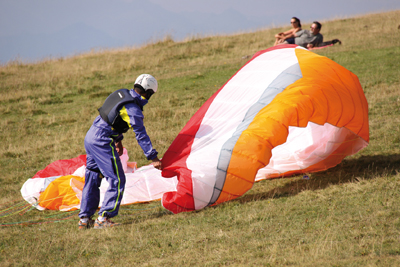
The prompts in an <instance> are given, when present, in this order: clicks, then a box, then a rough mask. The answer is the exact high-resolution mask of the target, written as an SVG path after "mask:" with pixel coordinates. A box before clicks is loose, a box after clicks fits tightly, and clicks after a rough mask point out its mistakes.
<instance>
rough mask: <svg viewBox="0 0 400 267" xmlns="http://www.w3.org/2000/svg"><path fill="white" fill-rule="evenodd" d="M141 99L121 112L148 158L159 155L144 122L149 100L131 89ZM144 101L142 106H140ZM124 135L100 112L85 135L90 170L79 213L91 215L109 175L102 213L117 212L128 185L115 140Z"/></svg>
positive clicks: (106, 215) (115, 213) (82, 215)
mask: <svg viewBox="0 0 400 267" xmlns="http://www.w3.org/2000/svg"><path fill="white" fill-rule="evenodd" d="M129 93H130V94H131V96H133V97H134V98H135V99H136V100H137V101H136V103H128V104H125V105H124V106H122V107H121V109H120V111H119V114H120V116H121V118H122V119H123V120H124V121H125V122H127V123H128V125H129V128H132V129H133V131H134V132H135V134H136V140H137V141H138V143H139V145H140V147H141V148H142V150H143V152H144V154H145V156H146V157H147V159H148V160H151V159H154V158H156V157H157V154H158V153H157V151H156V150H155V149H154V148H153V146H152V144H151V141H150V138H149V136H148V135H147V133H146V129H145V127H144V125H143V118H144V116H143V113H142V108H143V106H144V105H146V104H147V100H146V99H143V98H142V97H141V96H140V95H139V94H138V93H136V92H135V91H134V90H133V89H131V90H129ZM140 105H141V106H140ZM122 139H123V135H122V134H120V133H118V132H117V131H115V130H114V129H113V128H112V127H111V126H110V125H108V124H107V123H106V122H105V121H104V120H103V119H102V118H101V117H100V116H97V117H96V119H95V120H94V122H93V125H92V126H91V127H90V129H89V131H88V132H87V134H86V137H85V149H86V157H87V159H86V173H85V186H84V188H83V191H82V201H81V211H80V213H79V217H80V218H82V217H91V216H92V215H93V214H94V213H95V212H96V209H97V208H98V206H99V202H100V189H99V187H100V184H101V179H102V176H104V178H106V179H107V182H108V183H109V187H108V189H107V191H106V193H105V196H104V201H103V203H102V205H101V208H100V211H99V215H100V216H104V217H108V218H112V217H115V216H117V214H118V210H119V206H120V204H121V200H122V196H123V193H124V188H125V174H124V171H123V168H122V164H121V161H120V158H119V155H118V153H117V150H116V148H115V142H119V141H121V140H122Z"/></svg>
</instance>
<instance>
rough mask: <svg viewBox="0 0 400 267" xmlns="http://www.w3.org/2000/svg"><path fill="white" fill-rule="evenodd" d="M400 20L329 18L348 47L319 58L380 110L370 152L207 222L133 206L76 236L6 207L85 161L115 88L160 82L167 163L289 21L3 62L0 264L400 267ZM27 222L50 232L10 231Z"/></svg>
mask: <svg viewBox="0 0 400 267" xmlns="http://www.w3.org/2000/svg"><path fill="white" fill-rule="evenodd" d="M399 18H400V11H394V12H389V13H382V14H372V15H367V16H363V17H357V18H349V19H341V20H335V21H323V22H322V24H323V27H322V34H323V35H324V38H325V39H326V40H329V39H334V38H338V39H340V40H341V41H342V42H343V44H342V45H338V44H337V45H335V46H333V47H329V48H325V49H320V50H314V51H315V53H317V54H320V55H323V56H327V57H329V58H331V59H333V60H334V61H336V62H337V63H339V64H341V65H342V66H344V67H346V68H347V69H349V70H351V71H352V72H353V73H355V74H356V75H357V76H358V77H359V79H360V82H361V85H362V87H363V89H364V91H365V95H366V97H367V100H368V103H369V116H370V117H369V119H370V144H369V146H368V147H367V148H366V149H364V150H362V151H361V152H360V153H358V154H356V155H354V156H351V157H348V158H346V159H345V160H344V161H343V162H342V163H341V164H340V165H339V166H337V167H335V168H333V169H330V170H328V171H325V172H320V173H315V174H312V175H310V178H311V179H310V180H303V179H302V177H292V178H288V179H278V180H272V181H262V182H259V183H256V184H255V186H254V187H253V189H252V190H250V191H249V192H248V193H247V194H246V195H244V196H243V197H241V198H239V199H237V200H235V201H231V202H228V203H224V204H221V205H219V206H216V207H212V208H207V209H204V210H202V211H199V212H191V213H183V214H178V215H171V214H170V213H168V212H166V211H165V210H163V209H162V208H161V207H160V203H159V202H155V203H150V204H140V205H131V206H125V207H122V208H121V213H120V216H118V217H117V218H116V220H115V221H117V222H122V223H123V226H122V227H120V228H116V229H110V230H104V231H85V232H83V233H82V232H78V230H77V221H78V217H77V215H76V214H77V213H76V212H72V213H62V212H54V211H44V212H39V211H36V210H30V211H29V212H26V211H24V212H20V213H16V214H12V213H7V210H6V209H7V208H9V207H11V206H13V205H15V204H18V203H21V201H22V198H21V196H20V193H19V190H20V188H21V186H22V184H23V183H24V182H25V181H26V180H27V179H28V178H30V177H32V176H33V175H34V174H35V173H36V172H37V171H38V170H40V169H43V168H44V167H45V166H46V165H48V164H49V163H51V162H53V161H55V160H58V159H66V158H72V157H76V156H77V155H80V154H84V153H85V150H84V147H83V139H84V136H85V134H86V132H87V130H88V129H89V127H90V125H91V123H92V121H93V119H94V118H95V117H96V115H97V108H98V107H99V106H100V105H101V104H102V102H103V101H104V99H105V97H106V96H108V94H109V93H111V92H112V91H113V90H115V89H119V88H124V87H125V88H131V87H132V85H133V82H134V80H135V78H136V77H137V76H138V75H139V74H141V73H150V74H152V75H154V76H155V77H156V78H157V79H158V81H159V86H160V90H159V92H158V93H157V94H156V95H154V96H153V97H152V99H151V101H150V102H149V104H148V105H147V106H146V110H145V125H146V127H147V130H148V133H149V135H150V137H151V139H152V142H153V145H154V146H155V148H156V149H157V150H158V151H159V152H160V155H161V156H162V155H163V154H164V152H165V151H166V150H167V148H168V146H169V145H170V144H171V142H172V141H173V139H174V138H175V136H176V135H177V134H178V132H179V131H180V130H181V129H182V127H183V126H184V125H185V124H186V122H187V121H188V120H189V118H190V117H191V116H192V115H193V114H194V113H195V112H196V110H197V109H198V108H199V107H200V106H201V105H202V104H203V103H204V102H205V100H206V99H208V98H209V97H210V96H211V95H212V94H213V93H214V92H215V91H216V90H217V89H219V88H220V87H221V86H222V85H223V84H224V83H225V82H226V81H227V80H228V79H229V78H230V77H231V76H232V75H233V74H234V73H235V72H236V71H237V70H238V69H239V68H240V67H241V66H242V65H244V64H245V63H246V60H245V59H243V57H244V56H247V55H252V54H254V53H255V52H257V51H259V50H262V49H266V48H268V47H270V46H271V45H273V43H274V38H273V36H274V34H275V33H277V32H280V31H282V30H285V29H287V28H288V27H289V25H288V27H285V28H282V29H265V30H261V31H257V32H251V33H241V34H237V35H230V36H212V37H204V38H188V40H186V41H184V42H174V41H173V40H172V39H171V38H169V37H166V38H165V39H164V40H162V41H159V42H156V43H152V44H148V45H145V46H143V47H139V48H126V49H120V50H112V51H103V52H96V53H89V54H83V55H78V56H75V57H71V58H60V59H55V60H47V61H43V62H38V63H36V64H24V63H21V62H11V63H9V64H7V65H6V66H1V67H0V92H1V98H0V114H1V119H0V123H1V125H0V126H1V127H0V139H1V140H2V146H1V148H0V168H1V174H2V175H1V176H0V185H1V189H0V224H6V226H4V225H2V226H0V236H1V238H0V266H31V265H32V266H37V265H41V266H55V265H61V266H65V265H73V266H84V265H95V264H101V265H107V266H109V265H115V266H135V265H141V266H158V265H175V266H182V265H189V264H190V265H206V266H215V265H234V266H238V265H266V266H282V265H293V266H395V265H399V264H398V262H400V219H399V218H400V207H399V199H400V192H399V188H400V174H399V172H400V93H399V92H400V90H399V86H400V63H399V62H400V30H399V29H398V25H399V24H400V20H399ZM303 27H304V28H308V27H309V24H304V25H303ZM124 146H125V147H127V149H128V151H129V155H130V160H134V161H137V162H138V163H139V165H145V164H148V161H147V160H146V159H145V158H144V156H143V154H142V151H141V149H140V148H139V146H138V145H137V142H136V140H135V139H134V135H133V134H127V135H126V137H125V142H124ZM68 216H72V217H70V218H66V217H68ZM53 220H56V221H57V223H54V222H52V221H53ZM23 221H33V222H45V223H42V224H25V225H20V224H15V225H13V224H10V223H18V222H23Z"/></svg>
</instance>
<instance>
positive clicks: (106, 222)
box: [94, 218, 121, 229]
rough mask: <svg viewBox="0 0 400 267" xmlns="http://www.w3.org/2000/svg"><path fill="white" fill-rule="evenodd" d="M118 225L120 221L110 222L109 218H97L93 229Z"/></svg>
mask: <svg viewBox="0 0 400 267" xmlns="http://www.w3.org/2000/svg"><path fill="white" fill-rule="evenodd" d="M120 225H121V224H120V223H115V222H112V221H111V220H110V219H109V218H106V219H105V220H104V221H100V220H99V219H97V220H96V221H95V223H94V229H103V228H109V227H115V226H120Z"/></svg>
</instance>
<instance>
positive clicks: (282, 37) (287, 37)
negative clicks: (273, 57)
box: [274, 17, 301, 45]
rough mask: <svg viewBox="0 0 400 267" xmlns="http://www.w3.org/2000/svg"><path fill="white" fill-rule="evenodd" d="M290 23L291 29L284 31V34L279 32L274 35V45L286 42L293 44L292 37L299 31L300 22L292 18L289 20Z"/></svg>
mask: <svg viewBox="0 0 400 267" xmlns="http://www.w3.org/2000/svg"><path fill="white" fill-rule="evenodd" d="M290 23H291V24H292V27H293V28H292V29H290V30H288V31H286V32H280V33H278V34H276V35H275V44H274V45H277V44H281V43H283V42H284V41H287V43H288V44H294V37H295V33H296V32H298V31H300V30H301V23H300V20H299V19H298V18H296V17H293V18H292V19H291V20H290Z"/></svg>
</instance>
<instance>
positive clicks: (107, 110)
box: [98, 89, 143, 133]
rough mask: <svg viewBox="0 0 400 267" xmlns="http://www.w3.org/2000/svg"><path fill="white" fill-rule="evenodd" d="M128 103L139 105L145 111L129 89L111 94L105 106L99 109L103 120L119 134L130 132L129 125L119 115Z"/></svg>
mask: <svg viewBox="0 0 400 267" xmlns="http://www.w3.org/2000/svg"><path fill="white" fill-rule="evenodd" d="M128 103H135V104H137V105H138V106H139V107H140V109H141V110H142V111H143V107H142V105H141V104H140V103H139V101H138V100H137V99H135V98H134V97H133V96H131V94H130V93H129V90H128V89H119V90H117V91H115V92H113V93H112V94H110V95H109V96H108V97H107V99H106V101H105V102H104V104H103V106H101V108H99V109H98V110H99V113H100V116H101V118H102V119H103V120H104V121H105V122H107V124H108V125H110V126H111V127H113V128H114V129H115V130H116V131H117V132H118V133H126V132H127V131H128V130H129V125H128V123H126V121H124V120H123V119H122V118H121V116H120V115H119V111H120V109H121V107H122V106H124V105H126V104H128Z"/></svg>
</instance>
